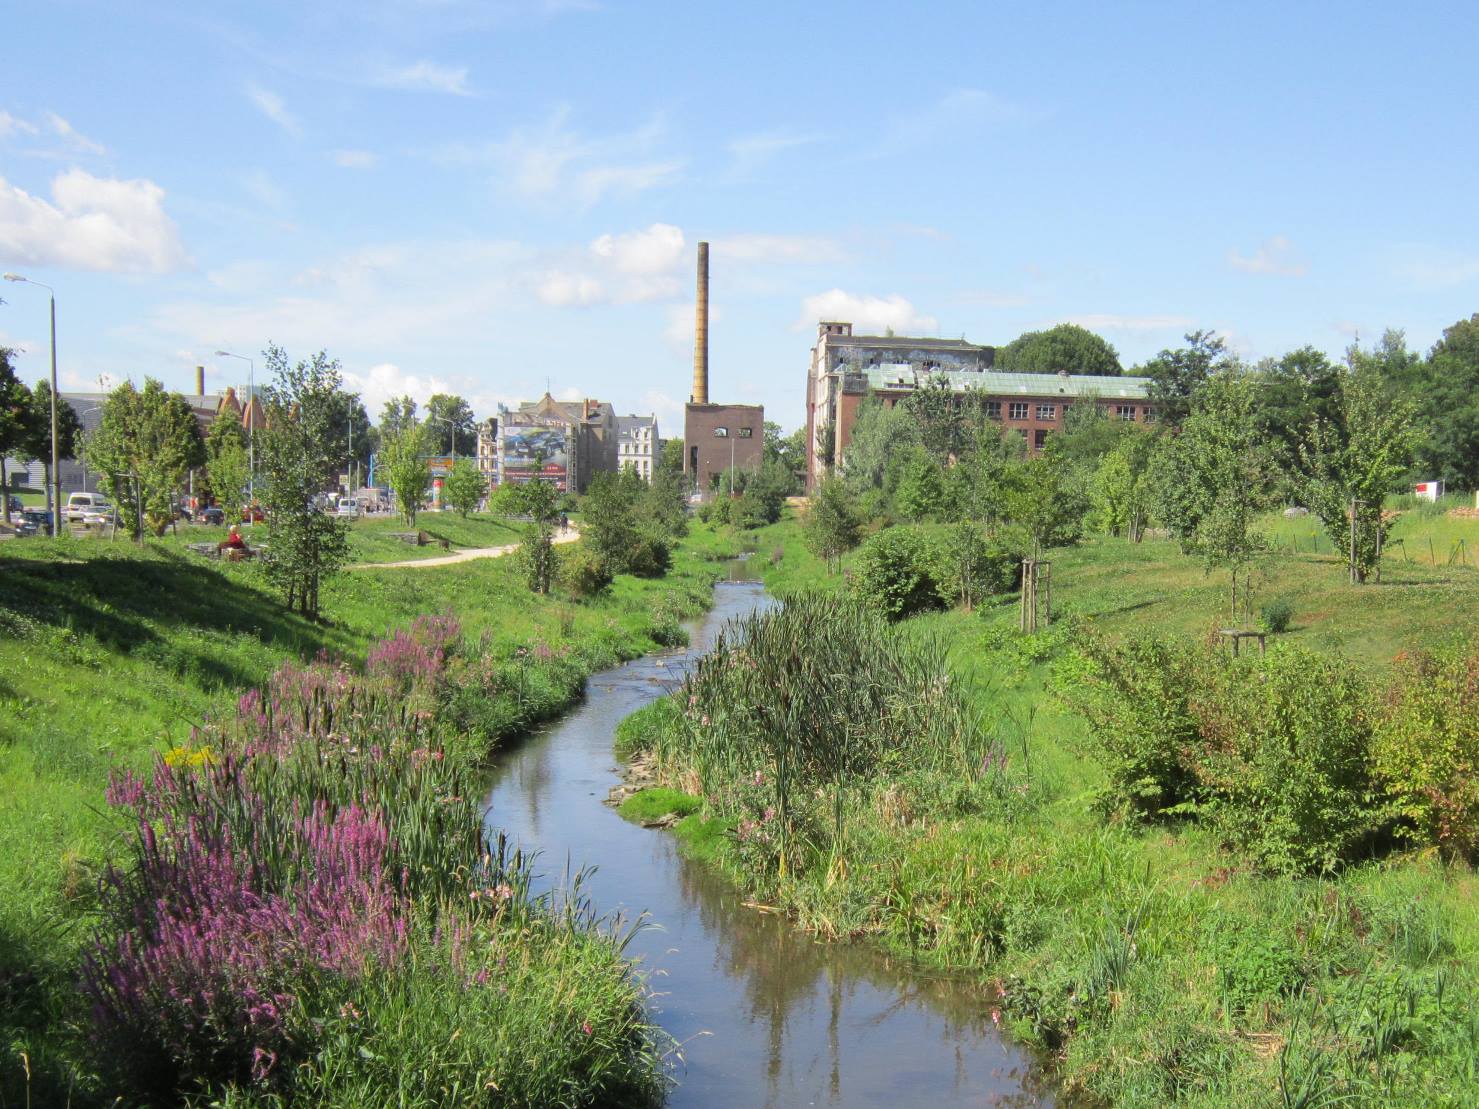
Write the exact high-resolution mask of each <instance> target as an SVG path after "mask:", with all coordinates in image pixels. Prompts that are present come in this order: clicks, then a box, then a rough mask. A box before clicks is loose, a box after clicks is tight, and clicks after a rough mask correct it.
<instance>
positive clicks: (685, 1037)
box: [487, 581, 1052, 1109]
mask: <svg viewBox="0 0 1479 1109" xmlns="http://www.w3.org/2000/svg"><path fill="white" fill-rule="evenodd" d="M773 603H774V602H773V601H772V599H771V598H770V597H769V596H768V595H767V594H766V593H765V591H764V590H763V588H762V587H761V586H760V585H758V584H756V583H753V582H740V581H730V582H720V583H719V584H718V585H717V586H716V587H715V595H714V606H713V608H711V609H710V610H709V612H708V614H707V615H706V616H705V617H704V618H703V619H702V620H701V621H700V622H698V623H697V624H695V625H693V626H691V628H690V632H691V635H690V640H691V641H690V644H689V646H688V647H687V648H682V649H678V650H674V651H670V652H664V653H662V654H657V655H648V656H646V657H645V658H641V659H638V660H636V661H634V662H630V663H627V664H625V665H623V666H619V667H616V668H615V669H612V670H607V671H604V672H602V673H599V674H595V675H593V676H592V677H591V678H590V680H589V681H588V682H587V684H586V696H585V699H584V700H583V701H582V702H580V703H579V704H578V705H576V706H575V707H574V708H572V709H571V710H570V711H569V712H568V713H566V714H565V715H564V716H563V717H561V718H560V719H559V720H558V721H556V722H554V723H553V724H551V725H549V726H547V727H544V728H542V729H539V730H537V731H535V732H533V733H531V734H530V735H529V736H528V737H527V738H526V739H524V740H523V741H521V742H519V743H517V744H515V745H513V746H511V747H510V748H508V749H507V750H505V751H504V752H503V753H502V754H501V755H500V756H499V758H498V759H497V761H496V763H495V770H494V774H493V780H492V785H491V788H490V792H489V795H488V801H487V804H488V815H487V821H488V824H489V826H490V827H496V828H499V829H502V830H503V831H505V832H507V833H508V836H509V838H510V840H512V841H514V842H516V843H518V844H520V845H521V846H523V847H524V848H525V850H532V851H537V852H538V853H539V859H538V864H537V866H536V869H537V870H538V871H539V872H541V873H542V874H543V875H544V876H545V883H546V885H548V884H551V883H553V884H560V883H562V882H563V881H564V878H565V874H566V871H567V867H568V870H569V871H571V872H573V871H575V870H578V869H580V868H582V867H585V868H587V869H589V868H595V870H594V873H589V874H587V877H586V881H585V883H584V886H583V891H584V892H585V893H586V894H587V895H589V896H590V897H591V898H592V899H593V900H594V902H595V904H596V907H597V909H598V910H599V911H600V912H601V913H603V914H610V913H621V914H622V915H624V916H625V917H626V918H627V919H628V920H631V919H634V918H636V917H637V916H638V915H639V914H642V913H646V914H647V918H648V922H649V923H648V925H647V926H646V927H644V928H642V929H641V930H640V931H639V932H638V933H637V935H636V936H635V937H634V938H633V940H632V943H631V944H630V946H629V947H628V948H627V953H628V955H629V956H630V957H633V958H635V959H637V960H638V962H639V966H640V968H641V970H642V971H643V972H644V973H645V974H646V975H648V985H649V988H650V990H651V991H652V996H651V997H650V998H649V1002H648V1004H649V1006H650V1009H651V1011H652V1014H653V1017H654V1019H655V1020H656V1021H657V1023H658V1024H660V1025H661V1026H662V1027H663V1029H664V1030H666V1032H667V1033H668V1034H669V1035H670V1036H671V1037H672V1038H673V1039H674V1040H675V1041H676V1042H677V1043H678V1044H680V1045H681V1055H682V1059H681V1060H680V1061H679V1062H678V1063H677V1064H676V1066H675V1068H674V1072H673V1077H674V1079H675V1081H676V1085H675V1086H674V1087H673V1088H672V1089H671V1091H670V1092H669V1095H668V1099H667V1105H668V1106H670V1107H675V1109H676V1107H685V1106H704V1107H706V1109H719V1107H724V1106H737V1107H741V1106H742V1107H746V1109H750V1107H754V1106H776V1107H781V1106H787V1107H789V1106H810V1105H825V1106H887V1107H889V1109H906V1107H909V1106H915V1105H920V1106H923V1105H928V1106H965V1105H972V1106H974V1105H1049V1104H1052V1098H1051V1094H1050V1092H1049V1086H1048V1084H1047V1082H1046V1081H1045V1080H1044V1079H1043V1078H1042V1077H1041V1076H1040V1074H1039V1073H1038V1072H1037V1071H1036V1069H1035V1065H1034V1060H1033V1059H1032V1057H1031V1055H1030V1054H1029V1053H1028V1052H1027V1051H1026V1050H1024V1049H1022V1048H1020V1047H1018V1046H1017V1045H1014V1044H1012V1043H1011V1042H1009V1041H1007V1040H1005V1039H1003V1038H1002V1037H1001V1036H1000V1035H999V1034H998V1033H997V1030H996V1028H995V1027H994V1025H993V1023H992V1020H991V1004H990V1000H989V998H988V996H987V994H986V992H985V990H984V989H982V988H981V987H980V986H978V985H975V984H972V983H969V982H966V981H964V980H962V979H959V978H955V977H952V976H949V975H943V974H940V973H939V972H936V971H930V970H927V969H924V968H921V967H918V966H915V965H913V964H911V963H910V962H909V961H908V960H906V959H900V958H897V957H893V956H890V955H888V954H886V953H884V952H882V951H880V950H878V949H876V948H873V947H870V946H865V945H856V944H851V945H850V944H840V943H833V944H828V943H821V942H818V941H815V940H813V939H812V938H810V937H809V936H807V935H805V934H804V933H802V932H800V931H798V930H797V929H796V928H794V927H793V926H792V925H791V924H790V923H788V922H787V921H786V920H784V919H782V918H779V917H776V916H774V915H770V914H765V913H760V912H757V911H755V910H753V909H748V908H745V907H744V905H743V904H742V901H743V898H742V897H741V895H740V894H739V893H738V891H736V890H735V889H734V887H733V886H731V885H730V884H729V883H728V882H726V881H725V880H724V879H723V878H722V877H720V876H719V875H717V874H715V873H713V872H712V871H710V870H709V869H708V868H706V867H705V866H703V865H702V864H699V863H695V862H691V861H689V860H687V859H684V858H682V857H681V856H680V855H679V854H678V850H677V845H676V842H675V840H674V838H673V837H672V835H671V834H669V833H667V832H663V831H657V830H651V829H646V828H642V827H640V826H638V825H635V824H631V823H628V822H627V821H625V820H623V819H622V818H621V817H619V816H618V815H617V814H616V812H615V811H614V810H613V809H611V808H609V807H607V806H606V805H603V804H602V803H601V801H602V799H603V798H605V797H606V795H607V792H608V790H609V789H610V788H611V786H613V785H615V784H616V783H617V781H618V780H619V777H620V771H619V767H618V765H617V762H616V759H615V757H614V756H613V755H612V753H611V746H612V741H613V734H614V732H615V729H616V726H617V724H618V723H620V721H621V720H622V718H623V717H625V716H627V715H628V714H630V713H631V712H633V711H635V710H636V709H638V708H640V707H641V706H642V705H644V704H646V703H648V702H649V701H652V700H654V699H656V698H657V697H660V696H662V695H664V694H665V693H666V692H668V691H669V690H670V689H671V688H672V687H673V686H674V685H676V683H677V682H679V681H681V679H682V677H683V675H684V674H685V673H686V670H687V667H688V666H689V665H691V663H692V661H693V660H694V659H695V658H697V657H698V656H699V655H700V654H702V653H703V652H705V651H707V650H708V649H709V647H710V645H711V644H712V643H713V641H714V639H715V637H716V636H717V634H718V632H719V631H720V629H722V628H723V626H724V625H725V624H726V623H727V622H728V621H729V620H731V619H733V618H735V617H737V616H742V615H744V614H746V613H749V612H753V611H755V610H757V609H762V608H765V607H768V606H769V605H771V604H773Z"/></svg>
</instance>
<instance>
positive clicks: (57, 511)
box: [5, 273, 62, 539]
mask: <svg viewBox="0 0 1479 1109" xmlns="http://www.w3.org/2000/svg"><path fill="white" fill-rule="evenodd" d="M5 280H6V281H20V282H23V283H24V284H27V285H37V286H39V287H40V288H43V289H45V290H46V291H47V293H48V294H49V295H50V297H51V485H50V486H49V487H48V488H47V490H46V499H47V500H48V501H49V502H50V507H51V537H52V538H53V539H55V538H56V537H57V536H58V535H60V534H61V518H62V471H61V466H60V464H59V462H58V460H57V449H56V398H57V391H56V390H57V385H56V290H55V289H53V288H52V287H51V286H50V285H42V284H41V282H39V281H32V280H31V279H30V278H29V277H22V276H21V275H20V274H18V273H7V274H6V275H5Z"/></svg>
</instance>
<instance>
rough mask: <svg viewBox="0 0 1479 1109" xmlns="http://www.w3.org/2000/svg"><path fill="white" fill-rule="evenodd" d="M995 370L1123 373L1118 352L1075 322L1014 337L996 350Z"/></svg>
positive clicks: (1101, 374) (1109, 375) (1040, 372)
mask: <svg viewBox="0 0 1479 1109" xmlns="http://www.w3.org/2000/svg"><path fill="white" fill-rule="evenodd" d="M996 368H997V369H1001V370H1014V371H1016V372H1018V373H1034V374H1055V373H1058V372H1059V371H1060V370H1066V371H1067V372H1068V373H1071V374H1093V375H1095V376H1099V377H1118V376H1119V375H1120V374H1122V373H1124V372H1125V371H1124V367H1123V366H1121V365H1120V356H1119V351H1117V350H1115V349H1114V347H1113V346H1112V345H1111V344H1110V343H1109V341H1108V340H1106V339H1104V338H1103V337H1102V336H1099V335H1095V334H1094V333H1093V332H1092V331H1090V330H1088V329H1087V328H1084V327H1080V326H1079V325H1078V324H1076V323H1060V324H1058V326H1056V327H1050V328H1048V329H1047V330H1046V331H1028V332H1024V333H1023V334H1021V335H1018V336H1017V337H1016V338H1015V339H1013V340H1012V341H1011V342H1010V343H1008V344H1007V345H1006V346H1004V347H998V348H997V351H996Z"/></svg>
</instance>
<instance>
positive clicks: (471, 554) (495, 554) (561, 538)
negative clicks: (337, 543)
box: [345, 528, 580, 570]
mask: <svg viewBox="0 0 1479 1109" xmlns="http://www.w3.org/2000/svg"><path fill="white" fill-rule="evenodd" d="M579 538H580V532H579V531H578V530H577V529H575V528H558V529H557V530H556V531H555V540H554V541H555V542H556V543H574V542H575V541H576V540H577V539H579ZM518 549H519V544H517V543H509V544H507V545H506V546H502V547H470V548H468V549H467V550H465V551H458V552H457V553H456V554H449V555H437V556H436V557H435V558H408V559H406V560H405V561H404V562H361V563H358V564H357V565H354V566H346V567H345V569H347V570H401V569H410V568H412V567H415V568H418V569H419V568H421V567H423V566H451V565H452V564H453V563H454V562H471V561H472V560H473V559H475V558H502V557H503V556H504V555H506V554H510V553H512V552H514V551H516V550H518Z"/></svg>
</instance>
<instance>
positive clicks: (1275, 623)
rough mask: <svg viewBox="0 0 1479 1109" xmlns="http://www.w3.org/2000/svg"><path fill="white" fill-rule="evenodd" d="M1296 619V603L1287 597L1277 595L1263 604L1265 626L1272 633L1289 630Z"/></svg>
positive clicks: (1276, 633)
mask: <svg viewBox="0 0 1479 1109" xmlns="http://www.w3.org/2000/svg"><path fill="white" fill-rule="evenodd" d="M1293 620H1294V605H1293V604H1292V603H1290V601H1289V600H1288V599H1287V598H1285V597H1277V598H1275V599H1274V600H1272V601H1270V602H1269V603H1268V604H1266V605H1264V606H1263V628H1264V630H1265V631H1267V632H1269V633H1270V634H1272V635H1278V634H1280V633H1281V632H1286V631H1288V630H1289V625H1290V623H1292V622H1293Z"/></svg>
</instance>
